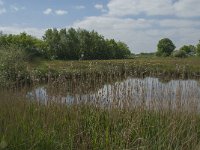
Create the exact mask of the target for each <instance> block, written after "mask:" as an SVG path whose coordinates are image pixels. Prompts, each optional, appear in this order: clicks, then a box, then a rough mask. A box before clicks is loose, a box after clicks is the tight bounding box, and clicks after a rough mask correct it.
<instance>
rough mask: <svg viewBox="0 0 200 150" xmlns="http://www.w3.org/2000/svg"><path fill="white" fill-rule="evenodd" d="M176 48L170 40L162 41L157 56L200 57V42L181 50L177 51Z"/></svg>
mask: <svg viewBox="0 0 200 150" xmlns="http://www.w3.org/2000/svg"><path fill="white" fill-rule="evenodd" d="M175 49H176V46H175V45H174V43H173V42H172V40H170V39H169V38H164V39H161V40H160V41H159V42H158V45H157V52H156V55H157V56H164V57H168V56H174V57H188V56H200V41H199V43H198V44H197V45H196V46H194V45H184V46H182V47H181V48H180V49H179V50H175Z"/></svg>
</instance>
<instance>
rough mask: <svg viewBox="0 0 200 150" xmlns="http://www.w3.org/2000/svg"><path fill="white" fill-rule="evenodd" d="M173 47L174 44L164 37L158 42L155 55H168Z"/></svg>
mask: <svg viewBox="0 0 200 150" xmlns="http://www.w3.org/2000/svg"><path fill="white" fill-rule="evenodd" d="M175 48H176V46H175V45H174V43H173V42H172V41H171V40H170V39H168V38H164V39H161V40H160V41H159V42H158V45H157V53H156V54H157V56H170V55H171V54H172V52H173V51H174V50H175Z"/></svg>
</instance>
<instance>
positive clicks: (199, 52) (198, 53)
mask: <svg viewBox="0 0 200 150" xmlns="http://www.w3.org/2000/svg"><path fill="white" fill-rule="evenodd" d="M196 50H197V55H198V56H200V41H199V43H198V44H197V49H196Z"/></svg>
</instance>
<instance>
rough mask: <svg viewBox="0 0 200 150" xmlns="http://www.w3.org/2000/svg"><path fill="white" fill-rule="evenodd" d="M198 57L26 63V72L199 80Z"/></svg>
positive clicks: (199, 67) (199, 66)
mask: <svg viewBox="0 0 200 150" xmlns="http://www.w3.org/2000/svg"><path fill="white" fill-rule="evenodd" d="M199 64H200V58H198V57H191V58H185V59H178V58H159V57H147V58H143V57H140V58H135V59H127V60H93V61H59V60H55V61H45V60H40V61H37V62H35V63H30V64H29V67H28V68H29V72H32V73H34V75H36V76H42V75H43V76H45V74H48V73H49V72H51V73H52V74H54V75H59V74H60V75H61V74H65V75H66V74H68V75H70V74H87V73H88V74H91V73H97V74H98V73H101V74H102V73H103V74H111V73H113V74H123V75H124V74H126V75H132V76H140V77H144V76H156V77H162V76H165V77H166V76H167V77H169V78H199V75H200V65H199Z"/></svg>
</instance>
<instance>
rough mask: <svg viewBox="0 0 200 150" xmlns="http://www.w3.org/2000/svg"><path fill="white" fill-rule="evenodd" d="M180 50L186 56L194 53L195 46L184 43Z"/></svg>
mask: <svg viewBox="0 0 200 150" xmlns="http://www.w3.org/2000/svg"><path fill="white" fill-rule="evenodd" d="M180 50H182V51H184V52H185V53H186V55H188V56H194V55H195V54H196V48H195V46H193V45H189V46H187V45H184V46H183V47H181V48H180Z"/></svg>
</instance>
